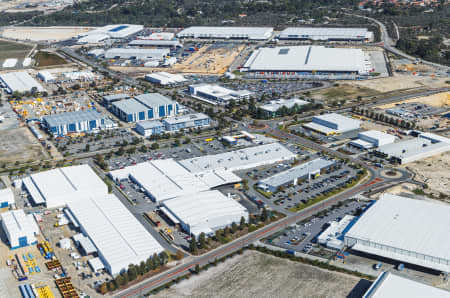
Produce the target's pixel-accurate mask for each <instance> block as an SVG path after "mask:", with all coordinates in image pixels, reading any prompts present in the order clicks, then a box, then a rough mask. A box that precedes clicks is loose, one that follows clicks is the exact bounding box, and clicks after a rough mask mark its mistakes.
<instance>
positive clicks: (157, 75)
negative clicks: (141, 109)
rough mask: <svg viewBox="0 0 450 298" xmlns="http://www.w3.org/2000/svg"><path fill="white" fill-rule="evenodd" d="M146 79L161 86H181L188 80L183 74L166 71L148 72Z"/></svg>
mask: <svg viewBox="0 0 450 298" xmlns="http://www.w3.org/2000/svg"><path fill="white" fill-rule="evenodd" d="M145 80H146V81H149V82H151V83H155V84H159V85H161V86H179V85H183V84H184V83H186V82H187V80H186V79H185V78H184V77H183V76H182V75H177V74H171V73H168V72H165V71H161V72H154V73H149V74H146V75H145Z"/></svg>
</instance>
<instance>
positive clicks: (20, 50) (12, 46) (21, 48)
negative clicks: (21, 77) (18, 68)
mask: <svg viewBox="0 0 450 298" xmlns="http://www.w3.org/2000/svg"><path fill="white" fill-rule="evenodd" d="M31 49H32V47H31V46H29V45H26V44H23V43H17V42H12V41H6V40H0V66H1V64H3V60H5V59H8V58H17V59H19V63H21V62H22V61H23V59H24V58H25V57H26V56H27V55H28V53H29V52H30V51H31Z"/></svg>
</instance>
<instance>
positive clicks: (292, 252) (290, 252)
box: [285, 249, 295, 256]
mask: <svg viewBox="0 0 450 298" xmlns="http://www.w3.org/2000/svg"><path fill="white" fill-rule="evenodd" d="M285 252H287V253H288V254H290V255H293V256H295V251H294V250H292V249H286V251H285Z"/></svg>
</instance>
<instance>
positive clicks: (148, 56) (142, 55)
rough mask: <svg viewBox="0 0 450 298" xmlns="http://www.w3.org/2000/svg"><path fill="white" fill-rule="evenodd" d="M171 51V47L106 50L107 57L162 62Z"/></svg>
mask: <svg viewBox="0 0 450 298" xmlns="http://www.w3.org/2000/svg"><path fill="white" fill-rule="evenodd" d="M169 53H170V50H169V49H136V48H131V49H129V48H112V49H109V50H107V51H106V52H105V58H106V59H137V60H150V61H157V62H161V61H162V60H163V59H164V58H165V57H166V56H167V55H168V54H169Z"/></svg>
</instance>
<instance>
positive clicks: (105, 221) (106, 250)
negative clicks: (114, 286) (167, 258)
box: [68, 194, 164, 276]
mask: <svg viewBox="0 0 450 298" xmlns="http://www.w3.org/2000/svg"><path fill="white" fill-rule="evenodd" d="M68 207H69V209H70V211H71V213H72V214H73V216H74V218H75V219H76V220H77V222H78V224H79V225H80V227H81V230H82V232H83V233H84V234H85V235H86V236H87V237H89V239H90V240H91V241H92V242H93V243H94V245H95V247H96V248H97V250H98V255H99V257H100V259H101V260H102V262H103V264H104V265H105V268H106V269H107V270H108V272H109V273H110V274H111V275H113V276H115V275H117V274H119V273H120V272H121V271H122V270H123V269H127V268H128V265H130V264H140V263H141V262H142V261H144V262H145V261H146V260H147V259H148V258H149V257H151V256H153V254H155V253H156V254H158V253H160V252H162V251H163V250H164V248H163V247H162V246H161V245H160V244H159V243H158V242H157V241H156V239H155V238H153V236H151V235H150V233H149V232H148V231H147V230H146V229H145V228H144V226H143V225H142V224H141V223H140V222H139V221H138V220H137V219H136V218H135V217H134V216H133V214H132V213H131V212H130V211H129V210H128V209H127V208H126V207H125V206H124V205H123V204H122V203H121V202H120V201H119V199H118V198H117V197H116V196H115V195H111V194H107V195H103V196H91V197H90V198H86V199H84V200H78V201H72V202H70V203H69V204H68Z"/></svg>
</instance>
